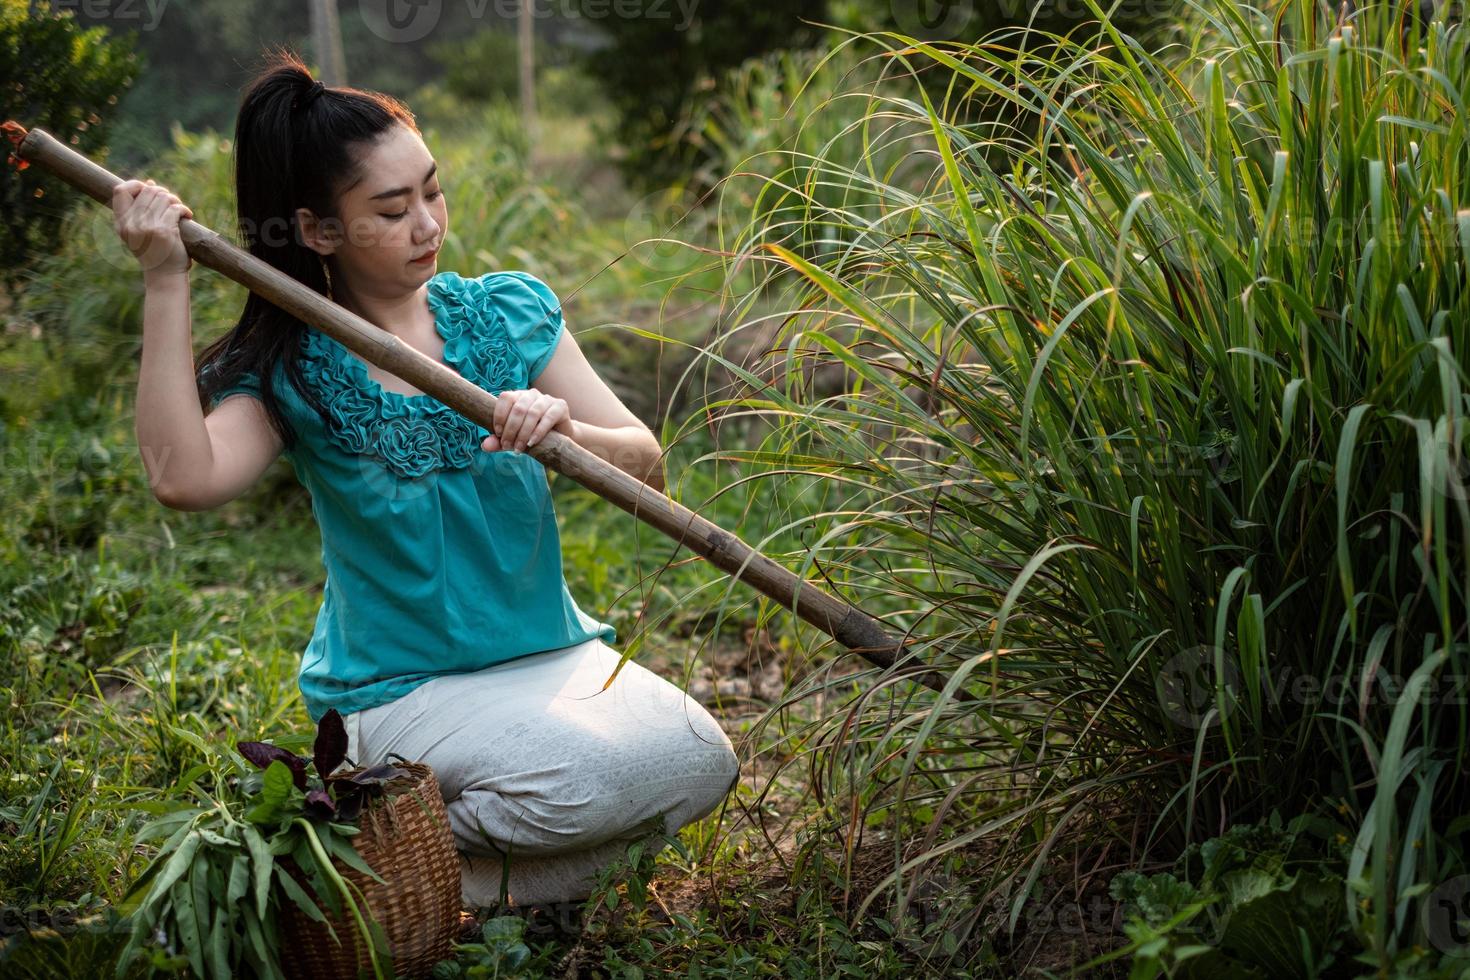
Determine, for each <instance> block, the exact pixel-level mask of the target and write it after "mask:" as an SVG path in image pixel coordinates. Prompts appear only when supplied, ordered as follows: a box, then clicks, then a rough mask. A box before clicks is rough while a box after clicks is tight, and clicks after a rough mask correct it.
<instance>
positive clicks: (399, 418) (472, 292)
mask: <svg viewBox="0 0 1470 980" xmlns="http://www.w3.org/2000/svg"><path fill="white" fill-rule="evenodd" d="M456 278H457V277H456ZM458 281H459V284H460V287H461V288H459V289H454V288H452V287H451V286H449V285H448V284H447V283H446V282H445V281H444V280H443V279H442V278H440V277H436V278H434V279H432V280H430V281H429V309H430V310H431V311H432V312H433V314H434V327H435V329H436V330H438V332H439V335H440V336H441V337H443V338H444V360H445V362H446V363H447V364H448V365H449V366H451V367H453V368H454V369H455V370H456V371H458V372H459V374H460V375H461V376H462V377H464V378H466V379H467V380H469V381H472V382H474V383H475V384H477V385H479V386H480V387H481V388H484V389H485V390H487V391H489V392H490V393H491V394H499V393H500V392H501V391H504V390H506V389H516V388H521V387H524V386H525V378H526V365H525V362H524V360H523V359H522V357H521V353H520V351H519V350H518V349H517V348H516V346H515V344H514V342H513V341H512V340H511V337H510V333H509V330H508V329H507V326H506V323H505V318H504V316H503V314H501V312H500V311H499V310H497V309H496V308H495V304H494V303H493V302H492V300H491V297H490V295H489V292H490V291H489V290H488V289H487V288H486V286H485V284H484V283H483V282H481V281H480V280H479V279H459V280H458ZM301 363H302V368H303V370H304V371H305V372H306V374H307V376H308V377H309V378H311V379H312V380H313V382H314V383H315V384H316V385H317V386H318V389H319V390H320V391H321V392H322V396H323V401H324V403H325V405H326V408H327V436H328V438H329V439H330V440H331V441H332V443H333V444H335V445H336V446H337V447H338V448H340V449H342V450H343V451H344V452H348V453H352V454H354V455H366V456H370V457H372V458H373V459H376V460H377V461H378V462H380V463H381V464H382V465H383V466H385V467H386V468H387V469H389V470H390V471H392V472H393V473H396V474H397V475H399V476H401V477H405V478H408V479H413V478H416V477H420V476H424V475H425V474H427V473H430V472H433V471H434V470H438V469H446V468H448V469H462V468H464V467H467V466H469V465H470V464H471V463H472V462H474V461H475V459H476V458H477V457H478V455H479V453H481V452H482V451H483V450H481V449H480V443H481V442H483V441H484V439H485V437H486V436H488V435H489V434H490V430H489V429H487V428H485V427H484V426H483V425H479V424H477V423H475V422H472V421H471V420H469V419H467V418H465V417H464V416H463V415H461V414H460V413H459V412H457V411H455V410H454V409H453V408H450V407H449V406H448V405H445V404H443V403H442V402H440V401H438V400H437V399H435V398H433V397H432V396H430V395H427V394H423V395H405V394H403V393H402V392H397V391H389V390H388V389H386V388H384V387H383V386H382V385H380V384H378V382H377V381H375V380H373V379H372V378H371V377H370V376H369V375H368V373H367V365H366V364H365V363H364V362H363V361H362V360H361V359H360V358H358V357H357V356H356V355H355V354H353V353H352V352H351V351H349V350H348V349H347V348H346V347H345V346H344V345H343V344H341V343H340V342H338V341H337V340H336V339H335V338H333V337H330V336H328V335H327V334H324V333H322V332H321V331H319V330H315V329H308V330H307V331H306V333H305V335H304V344H303V349H302V353H301Z"/></svg>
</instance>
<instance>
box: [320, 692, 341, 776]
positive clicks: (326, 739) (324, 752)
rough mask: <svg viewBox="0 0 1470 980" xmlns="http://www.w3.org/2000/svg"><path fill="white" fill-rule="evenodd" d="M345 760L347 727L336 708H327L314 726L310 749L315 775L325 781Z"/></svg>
mask: <svg viewBox="0 0 1470 980" xmlns="http://www.w3.org/2000/svg"><path fill="white" fill-rule="evenodd" d="M346 758H347V727H346V726H345V725H344V724H343V723H342V716H341V715H340V714H339V713H338V712H337V709H336V708H328V709H327V713H326V714H324V715H322V720H321V721H319V722H317V726H316V744H315V745H314V746H313V747H312V761H313V762H314V764H315V765H316V774H317V775H318V776H320V777H321V778H322V779H326V778H327V777H328V776H330V775H331V774H332V771H333V770H334V769H336V768H337V767H338V766H340V765H341V764H342V760H344V759H346Z"/></svg>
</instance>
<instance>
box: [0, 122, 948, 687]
mask: <svg viewBox="0 0 1470 980" xmlns="http://www.w3.org/2000/svg"><path fill="white" fill-rule="evenodd" d="M4 128H5V132H6V134H7V135H8V136H10V138H11V140H12V142H13V143H15V145H16V154H17V155H18V156H19V157H21V158H23V159H25V160H28V161H31V162H33V163H36V164H39V165H40V166H42V167H44V168H46V169H47V170H48V171H50V172H51V173H53V174H55V175H56V176H57V177H60V178H61V179H62V180H64V181H66V182H67V183H68V184H71V185H72V186H74V187H76V188H78V189H79V190H81V191H82V192H83V193H85V194H87V195H88V196H89V197H91V198H93V199H94V200H96V201H98V202H100V203H102V204H105V205H107V206H108V207H111V205H112V193H113V189H114V188H115V187H116V186H117V185H118V184H120V183H122V178H121V177H118V176H117V175H116V174H114V173H112V172H111V171H108V170H106V169H104V168H103V167H100V166H98V165H97V164H96V163H94V162H92V161H91V160H89V159H88V158H87V157H85V156H83V155H82V154H80V153H78V152H76V151H75V150H73V149H71V148H70V147H68V146H66V145H65V144H63V143H61V142H60V141H59V140H57V139H55V138H54V137H53V136H51V135H50V134H49V133H47V132H46V131H45V130H41V129H32V130H30V131H29V132H27V131H26V130H25V129H24V127H22V126H20V125H19V124H18V123H14V122H7V123H5V124H4ZM179 232H180V236H181V237H182V238H183V242H184V247H185V249H186V250H187V251H188V253H189V255H190V256H191V257H192V258H193V259H194V260H195V261H197V262H198V263H199V264H200V265H204V266H208V267H209V268H211V269H214V270H215V271H216V272H219V273H221V274H223V275H225V276H227V277H229V278H230V279H233V280H234V281H235V282H238V283H240V284H241V285H242V286H245V287H246V288H247V289H250V290H251V291H252V292H254V293H256V294H258V295H260V296H261V297H263V298H265V299H267V300H269V301H270V302H272V303H274V304H276V305H277V306H279V307H280V308H281V309H283V310H286V311H287V312H289V313H291V314H292V315H294V316H296V317H297V318H299V319H300V320H302V321H303V322H305V323H307V324H309V325H310V326H312V327H315V328H316V329H319V330H320V331H321V332H323V333H325V334H327V335H329V336H331V337H332V338H333V339H335V340H337V341H339V342H341V343H342V344H343V345H344V346H345V347H347V348H348V349H350V350H351V351H353V352H354V353H356V354H357V355H358V356H360V357H362V358H363V359H364V360H366V361H368V362H369V363H372V364H376V365H378V366H379V367H381V368H384V369H385V370H387V371H388V372H390V373H392V374H394V375H396V376H397V377H400V378H403V379H404V380H406V381H409V382H412V383H413V384H414V385H416V386H417V387H418V388H419V390H421V391H423V392H425V393H426V394H429V395H432V396H433V397H434V398H436V399H438V400H439V401H441V402H443V403H444V404H445V405H448V406H449V407H451V408H453V409H454V410H455V411H457V412H460V413H461V414H463V415H464V416H465V417H466V418H468V419H470V420H471V421H474V422H478V423H479V424H480V425H482V426H484V427H485V428H487V429H493V427H492V420H493V418H494V415H495V402H496V398H495V396H494V395H492V394H490V392H488V391H486V390H485V389H483V388H481V387H480V386H479V385H477V384H475V383H473V382H471V381H469V380H468V379H466V378H464V377H462V376H461V375H460V374H459V373H458V372H456V371H454V370H453V369H451V368H450V367H448V366H447V365H444V364H441V363H439V362H437V361H435V360H434V359H433V358H431V357H429V356H428V355H426V354H424V353H422V352H421V351H419V350H417V349H415V348H414V347H411V346H410V345H408V344H405V343H404V342H403V341H401V340H399V339H398V338H397V337H395V336H394V335H393V334H391V333H389V332H388V331H386V330H383V329H381V328H380V327H378V326H376V325H374V324H372V323H369V322H368V321H367V320H364V319H363V318H362V317H360V316H358V315H356V314H355V313H352V312H351V311H350V310H348V309H346V308H345V307H342V306H339V305H338V304H336V303H334V302H332V301H331V300H329V299H327V297H325V296H323V295H321V294H320V293H318V292H316V291H315V290H313V289H310V288H308V287H307V286H304V285H302V284H301V283H299V282H297V281H296V280H295V279H292V278H291V277H290V276H287V275H286V274H285V273H283V272H281V271H280V270H279V269H277V268H275V267H274V266H272V265H270V264H269V263H267V262H265V261H263V260H261V259H258V258H256V257H255V256H253V255H251V254H250V253H249V252H247V251H245V250H244V249H242V248H240V247H238V246H237V245H234V244H233V243H231V242H229V241H227V240H226V239H224V238H222V237H221V236H220V235H218V234H217V233H215V232H213V231H211V230H210V229H208V228H206V227H205V226H204V225H201V224H199V223H198V222H197V221H194V220H193V219H190V218H184V219H181V220H180V222H179ZM527 453H528V455H530V456H532V457H534V458H535V459H536V460H537V461H539V462H540V463H541V464H542V465H543V466H546V467H549V468H551V469H553V470H555V471H557V472H558V473H561V474H563V475H565V476H567V477H570V478H571V479H573V480H576V481H577V482H578V483H580V484H582V485H583V486H584V487H586V488H587V489H589V490H591V491H592V492H593V493H595V494H597V495H598V496H600V497H602V498H604V499H606V500H609V501H611V502H612V503H614V504H616V505H618V506H619V507H621V508H622V509H623V510H625V511H627V512H628V513H630V514H632V515H633V516H634V517H636V518H638V519H639V520H641V521H643V522H644V523H646V524H649V525H651V526H653V527H655V528H657V529H658V530H660V531H662V532H663V533H664V534H666V535H668V536H669V537H670V538H672V539H673V540H674V541H675V542H676V543H678V544H680V545H683V546H685V547H687V548H689V550H691V551H693V552H695V553H696V554H698V555H701V556H703V557H704V558H706V559H707V560H708V561H709V562H710V564H712V565H714V566H715V567H716V568H719V569H720V570H721V571H724V572H727V573H729V574H730V575H733V576H734V577H735V578H737V579H739V580H740V581H742V582H744V583H745V584H746V585H749V586H750V587H751V588H753V589H755V590H756V591H758V592H761V593H762V594H764V595H767V596H770V597H771V598H772V599H775V600H776V601H777V602H779V603H781V605H783V606H785V607H786V608H788V609H791V610H793V611H794V612H795V613H796V615H797V616H798V617H800V618H801V619H803V620H805V621H806V622H808V623H810V624H811V625H813V626H815V627H816V628H817V629H819V630H821V631H822V632H823V633H826V634H827V635H828V636H831V637H832V638H833V639H835V640H837V642H839V643H841V644H842V645H843V646H845V647H847V648H848V649H849V650H851V651H853V652H854V653H857V654H859V655H861V656H862V657H864V658H866V659H867V660H868V661H870V662H871V663H873V664H875V665H877V666H879V667H882V668H884V669H891V668H893V667H894V666H895V664H897V663H899V662H900V661H901V659H902V658H903V657H904V656H905V655H906V654H907V653H908V651H907V650H906V649H905V647H906V645H907V644H908V643H909V642H911V641H910V640H908V639H907V638H905V639H904V640H903V641H900V640H899V639H897V638H896V637H894V636H893V634H891V633H890V632H889V631H888V630H887V628H886V627H884V626H883V624H882V623H880V622H879V621H878V620H876V619H874V618H873V617H872V616H869V615H868V614H867V613H865V612H863V611H862V610H861V609H858V608H857V607H856V606H853V605H851V604H850V603H848V602H846V601H845V600H843V599H841V598H838V597H837V596H834V595H831V594H830V593H828V592H826V591H824V590H822V589H821V588H820V587H818V586H816V585H814V584H812V583H811V582H804V581H802V580H801V579H799V578H797V577H796V576H795V575H794V574H792V573H791V572H790V571H788V570H787V569H786V568H783V567H782V566H780V565H778V564H777V563H776V562H774V561H772V560H771V559H770V558H767V557H766V556H765V555H762V554H761V553H760V552H758V551H756V550H755V549H754V548H752V547H751V546H750V545H748V544H746V543H745V542H744V541H742V540H741V539H740V538H739V537H737V536H736V535H734V534H731V533H730V532H728V531H725V530H722V529H721V528H719V527H718V526H716V525H715V524H713V523H712V522H710V521H709V520H707V519H705V518H703V517H700V516H699V515H698V514H696V513H694V512H693V511H691V510H690V509H689V508H687V507H685V506H684V505H683V504H680V503H678V502H676V501H674V500H671V499H670V498H669V497H667V496H665V495H664V494H662V493H660V492H659V491H657V490H655V489H653V488H652V487H650V486H648V484H646V483H644V482H643V481H642V480H639V479H637V478H635V477H633V476H632V475H630V474H628V473H625V472H624V471H623V470H621V469H618V468H617V467H616V466H614V465H612V464H611V463H609V462H607V461H606V460H603V459H602V458H601V457H599V456H597V455H596V454H594V453H592V452H590V451H589V450H587V449H585V448H583V447H582V446H580V445H578V444H577V443H576V442H574V441H572V440H571V439H569V438H567V437H566V436H564V435H562V434H561V433H559V432H548V433H546V435H545V436H543V437H542V439H541V441H540V442H539V443H538V444H537V445H535V446H530V447H528V448H527ZM915 660H917V655H915ZM910 669H911V670H912V671H913V673H912V677H913V679H914V680H917V681H918V682H919V683H921V684H924V685H925V686H927V687H930V688H932V689H934V690H936V691H942V690H943V688H944V685H945V678H944V677H943V676H942V675H940V674H938V673H936V672H934V671H927V670H923V669H922V666H921V665H918V664H915V665H914V666H913V667H912V668H910ZM953 697H955V698H956V699H957V700H970V699H971V698H970V696H969V695H968V694H967V693H966V692H964V691H963V690H956V691H955V692H954V694H953Z"/></svg>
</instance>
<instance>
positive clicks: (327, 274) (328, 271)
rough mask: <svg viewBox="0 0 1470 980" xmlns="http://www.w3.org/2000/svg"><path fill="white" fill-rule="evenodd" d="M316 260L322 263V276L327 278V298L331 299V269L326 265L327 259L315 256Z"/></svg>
mask: <svg viewBox="0 0 1470 980" xmlns="http://www.w3.org/2000/svg"><path fill="white" fill-rule="evenodd" d="M317 261H318V262H320V263H321V264H322V278H324V279H326V280H327V299H332V270H331V267H330V266H328V265H327V260H326V259H324V258H322V257H321V256H317Z"/></svg>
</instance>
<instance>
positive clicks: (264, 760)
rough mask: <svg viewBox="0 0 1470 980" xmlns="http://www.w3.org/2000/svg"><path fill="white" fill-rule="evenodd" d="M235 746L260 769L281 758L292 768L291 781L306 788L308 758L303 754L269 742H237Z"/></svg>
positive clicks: (299, 786) (299, 787)
mask: <svg viewBox="0 0 1470 980" xmlns="http://www.w3.org/2000/svg"><path fill="white" fill-rule="evenodd" d="M235 748H236V749H237V750H239V752H240V754H241V755H243V756H244V757H245V758H246V759H248V760H249V761H250V762H251V763H253V764H254V765H255V767H256V768H258V769H265V768H266V767H268V766H269V765H270V764H271V763H272V762H274V761H276V760H277V759H279V760H280V761H282V762H284V763H285V764H286V766H287V768H289V769H290V770H291V782H293V783H295V784H296V788H297V789H300V790H304V789H306V760H305V759H303V758H302V757H301V756H299V755H296V754H295V753H293V752H287V751H286V750H285V749H283V748H281V747H280V746H277V745H271V744H270V743H269V742H236V743H235Z"/></svg>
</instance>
